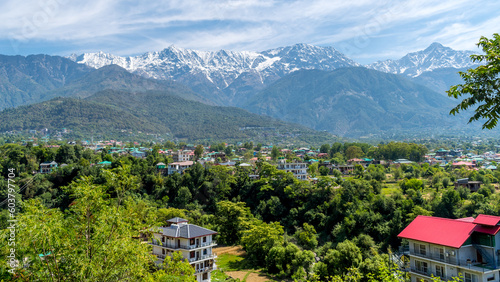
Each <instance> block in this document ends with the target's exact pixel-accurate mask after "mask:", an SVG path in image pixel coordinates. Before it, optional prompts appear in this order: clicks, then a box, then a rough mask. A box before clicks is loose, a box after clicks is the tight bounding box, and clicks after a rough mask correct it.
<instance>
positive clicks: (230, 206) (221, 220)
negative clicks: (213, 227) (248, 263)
mask: <svg viewBox="0 0 500 282" xmlns="http://www.w3.org/2000/svg"><path fill="white" fill-rule="evenodd" d="M250 217H251V213H250V209H249V208H247V207H246V206H245V203H242V202H239V203H233V202H230V201H220V202H218V203H217V217H216V218H215V220H216V224H217V231H218V232H219V234H218V238H217V241H218V242H219V243H221V244H226V245H233V244H237V243H239V241H240V238H241V232H242V231H243V230H244V226H245V223H246V222H248V220H249V218H250Z"/></svg>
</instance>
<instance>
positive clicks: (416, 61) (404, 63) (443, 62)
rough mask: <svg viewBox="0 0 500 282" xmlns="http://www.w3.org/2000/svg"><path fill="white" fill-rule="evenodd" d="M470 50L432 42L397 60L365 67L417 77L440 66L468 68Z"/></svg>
mask: <svg viewBox="0 0 500 282" xmlns="http://www.w3.org/2000/svg"><path fill="white" fill-rule="evenodd" d="M472 54H474V52H472V51H456V50H453V49H451V48H449V47H445V46H443V45H441V44H440V43H437V42H434V43H432V44H431V45H430V46H429V47H427V48H426V49H425V50H422V51H418V52H413V53H409V54H407V55H406V56H404V57H402V58H401V59H399V60H386V61H378V62H376V63H373V64H371V65H367V66H366V67H368V68H371V69H375V70H378V71H383V72H388V73H394V74H405V75H407V76H410V77H417V76H419V75H421V74H422V73H424V72H428V71H433V70H435V69H440V68H468V67H471V66H474V65H475V64H474V63H473V62H472V61H471V60H470V55H472Z"/></svg>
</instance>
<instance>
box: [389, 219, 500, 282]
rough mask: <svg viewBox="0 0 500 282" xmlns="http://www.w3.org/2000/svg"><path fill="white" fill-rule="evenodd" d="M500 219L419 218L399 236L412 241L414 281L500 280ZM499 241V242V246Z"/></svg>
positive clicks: (411, 267) (481, 281)
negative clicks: (457, 278)
mask: <svg viewBox="0 0 500 282" xmlns="http://www.w3.org/2000/svg"><path fill="white" fill-rule="evenodd" d="M499 223H500V217H498V216H490V215H482V214H480V215H478V216H477V218H475V219H474V218H473V217H469V218H462V219H447V218H440V217H430V216H422V215H419V216H417V218H415V219H414V220H413V221H412V222H411V223H410V225H408V227H406V228H405V229H404V230H403V231H402V232H401V233H400V234H399V235H398V237H400V238H404V239H407V240H408V241H409V246H408V247H409V248H407V250H405V254H406V255H409V257H410V269H409V270H410V274H411V281H412V282H417V281H419V282H420V281H429V282H430V281H431V275H434V276H435V277H440V278H441V279H442V280H444V281H447V280H451V279H452V278H453V277H457V276H458V275H459V274H461V275H462V276H463V281H465V282H488V281H500V272H499V270H500V268H499V265H500V234H499V231H500V225H499ZM496 242H499V243H498V244H497V243H496Z"/></svg>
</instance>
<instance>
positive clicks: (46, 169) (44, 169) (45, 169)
mask: <svg viewBox="0 0 500 282" xmlns="http://www.w3.org/2000/svg"><path fill="white" fill-rule="evenodd" d="M56 168H57V163H56V162H54V161H51V162H43V163H41V164H40V173H51V172H52V171H53V170H54V169H56Z"/></svg>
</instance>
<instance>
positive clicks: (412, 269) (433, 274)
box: [411, 267, 453, 281]
mask: <svg viewBox="0 0 500 282" xmlns="http://www.w3.org/2000/svg"><path fill="white" fill-rule="evenodd" d="M411 272H413V273H417V274H420V275H425V276H428V277H432V276H434V277H439V278H441V280H443V281H452V279H453V277H452V276H446V275H437V274H436V273H435V272H432V271H429V270H428V269H427V270H421V269H420V270H419V269H417V268H415V267H412V268H411Z"/></svg>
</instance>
